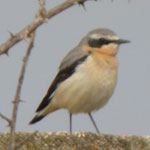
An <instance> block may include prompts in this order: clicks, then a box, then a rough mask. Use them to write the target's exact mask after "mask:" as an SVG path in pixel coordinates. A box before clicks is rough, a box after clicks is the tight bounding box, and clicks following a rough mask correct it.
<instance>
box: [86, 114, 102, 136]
mask: <svg viewBox="0 0 150 150" xmlns="http://www.w3.org/2000/svg"><path fill="white" fill-rule="evenodd" d="M88 115H89V117H90V119H91V121H92V123H93V125H94V127H95V129H96V132H97V133H100V132H99V130H98V128H97V125H96V123H95V121H94V119H93V117H92V115H91V113H88Z"/></svg>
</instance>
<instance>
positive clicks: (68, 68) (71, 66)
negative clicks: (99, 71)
mask: <svg viewBox="0 0 150 150" xmlns="http://www.w3.org/2000/svg"><path fill="white" fill-rule="evenodd" d="M88 56H89V53H88V52H84V51H82V50H81V49H79V48H74V49H73V50H72V51H70V52H69V53H68V54H67V55H66V56H65V57H64V59H63V61H62V63H61V64H60V67H59V72H58V73H57V75H56V77H55V79H54V80H53V82H52V84H51V86H50V87H49V89H48V91H47V94H46V95H45V97H44V98H43V100H42V102H41V103H40V105H39V107H38V108H37V110H36V112H39V111H41V110H42V109H44V108H45V107H46V106H47V105H48V104H49V103H50V101H51V99H52V97H53V94H54V92H55V90H56V88H57V86H58V84H60V83H61V82H62V81H64V80H66V79H67V78H69V77H70V76H71V75H72V74H73V73H74V71H75V68H76V67H77V66H78V65H79V64H81V63H82V62H83V61H84V60H85V59H86V58H87V57H88Z"/></svg>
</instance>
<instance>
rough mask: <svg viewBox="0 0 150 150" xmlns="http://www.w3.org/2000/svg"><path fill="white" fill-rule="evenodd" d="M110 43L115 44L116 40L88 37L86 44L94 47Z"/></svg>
mask: <svg viewBox="0 0 150 150" xmlns="http://www.w3.org/2000/svg"><path fill="white" fill-rule="evenodd" d="M110 43H116V44H117V40H109V39H104V38H101V39H89V41H88V44H89V46H90V47H96V48H100V47H102V46H103V45H108V44H110Z"/></svg>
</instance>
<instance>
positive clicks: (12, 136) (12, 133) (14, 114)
mask: <svg viewBox="0 0 150 150" xmlns="http://www.w3.org/2000/svg"><path fill="white" fill-rule="evenodd" d="M34 38H35V34H34V33H32V34H31V40H30V43H29V46H28V48H27V52H26V55H25V57H24V59H23V65H22V69H21V72H20V76H19V80H18V85H17V89H16V95H15V99H14V103H13V104H14V106H13V112H12V118H11V126H10V150H14V149H15V127H16V120H17V111H18V106H19V102H20V94H21V89H22V83H23V79H24V74H25V70H26V66H27V62H28V59H29V56H30V53H31V50H32V47H33V42H34Z"/></svg>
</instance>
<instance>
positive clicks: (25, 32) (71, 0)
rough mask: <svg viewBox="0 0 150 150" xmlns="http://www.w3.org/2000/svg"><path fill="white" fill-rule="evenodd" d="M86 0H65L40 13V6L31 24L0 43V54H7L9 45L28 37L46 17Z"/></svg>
mask: <svg viewBox="0 0 150 150" xmlns="http://www.w3.org/2000/svg"><path fill="white" fill-rule="evenodd" d="M86 1H88V0H67V1H66V2H64V3H62V4H60V5H58V6H56V7H55V8H53V9H51V10H49V11H46V10H45V11H42V15H41V13H40V11H41V8H40V9H39V11H38V14H37V15H36V18H35V19H34V21H33V22H32V23H31V24H29V25H27V26H26V27H25V28H24V29H22V30H21V31H19V32H18V33H16V34H13V35H11V37H10V38H9V39H8V40H7V41H6V42H5V43H3V44H2V45H0V55H2V54H7V53H8V51H9V49H10V48H11V47H13V46H14V45H15V44H17V43H18V42H20V41H22V40H25V39H26V38H28V37H29V36H30V35H31V33H32V32H34V31H35V30H36V29H37V28H38V27H39V26H40V25H42V24H43V23H45V20H46V19H47V20H48V19H50V18H52V17H54V16H55V15H57V14H59V13H61V12H62V11H64V10H66V9H67V8H69V7H71V6H73V5H76V4H81V5H83V6H84V3H85V2H86ZM93 1H94V0H93ZM43 10H44V9H43ZM43 12H44V13H43ZM39 14H40V15H39Z"/></svg>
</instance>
